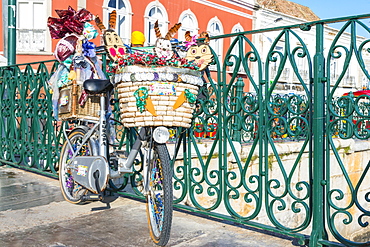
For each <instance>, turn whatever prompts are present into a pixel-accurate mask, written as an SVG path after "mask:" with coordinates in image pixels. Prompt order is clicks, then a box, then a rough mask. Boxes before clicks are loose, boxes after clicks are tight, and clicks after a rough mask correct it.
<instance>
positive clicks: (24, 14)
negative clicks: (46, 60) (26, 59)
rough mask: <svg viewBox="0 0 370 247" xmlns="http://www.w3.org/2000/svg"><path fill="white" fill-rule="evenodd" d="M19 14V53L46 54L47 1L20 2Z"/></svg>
mask: <svg viewBox="0 0 370 247" xmlns="http://www.w3.org/2000/svg"><path fill="white" fill-rule="evenodd" d="M17 12H18V13H17V51H18V52H45V51H46V50H47V47H46V43H47V42H46V40H47V37H46V34H47V33H48V32H47V26H46V23H47V18H48V9H47V1H46V0H37V1H36V0H35V1H32V0H31V1H18V8H17Z"/></svg>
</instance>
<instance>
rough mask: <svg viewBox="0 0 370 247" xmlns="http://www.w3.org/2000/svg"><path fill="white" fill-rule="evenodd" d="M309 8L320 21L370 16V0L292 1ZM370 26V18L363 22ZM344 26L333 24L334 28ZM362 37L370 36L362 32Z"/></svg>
mask: <svg viewBox="0 0 370 247" xmlns="http://www.w3.org/2000/svg"><path fill="white" fill-rule="evenodd" d="M290 1H291V2H295V3H298V4H301V5H304V6H307V7H309V8H310V9H311V10H312V11H313V12H314V13H315V14H316V15H317V16H318V17H320V19H330V18H338V17H346V16H354V15H361V14H369V15H370V0H290ZM363 23H364V24H367V25H368V26H370V18H369V19H365V20H363ZM342 25H343V24H333V25H331V26H332V27H334V28H338V29H339V28H340V27H341V26H342ZM359 34H360V35H363V36H366V37H367V36H369V35H368V34H365V33H363V32H361V31H359Z"/></svg>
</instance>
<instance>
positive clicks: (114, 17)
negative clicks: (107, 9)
mask: <svg viewBox="0 0 370 247" xmlns="http://www.w3.org/2000/svg"><path fill="white" fill-rule="evenodd" d="M116 21H117V12H116V11H115V10H113V11H112V13H110V15H109V28H110V29H115V28H116Z"/></svg>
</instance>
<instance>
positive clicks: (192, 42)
mask: <svg viewBox="0 0 370 247" xmlns="http://www.w3.org/2000/svg"><path fill="white" fill-rule="evenodd" d="M197 38H198V34H196V35H194V36H193V37H191V41H184V45H185V47H186V50H189V48H190V47H191V46H193V45H197Z"/></svg>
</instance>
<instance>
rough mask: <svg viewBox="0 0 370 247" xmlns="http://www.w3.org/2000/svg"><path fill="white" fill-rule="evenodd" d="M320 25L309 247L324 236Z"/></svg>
mask: <svg viewBox="0 0 370 247" xmlns="http://www.w3.org/2000/svg"><path fill="white" fill-rule="evenodd" d="M323 25H324V24H323V23H319V24H317V25H316V54H315V57H314V78H313V79H314V80H313V81H314V89H313V123H312V124H313V171H312V172H313V182H312V221H313V222H312V234H311V237H310V246H311V247H314V246H315V247H316V246H322V245H321V244H320V243H319V241H320V240H321V239H323V237H324V236H325V227H324V226H325V208H324V205H325V198H324V185H325V180H324V174H325V155H324V154H325V153H324V148H325V139H324V138H325V128H324V127H325V122H324V117H325V84H324V83H325V81H326V79H325V58H324V55H323V50H324V27H323Z"/></svg>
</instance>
